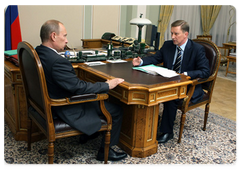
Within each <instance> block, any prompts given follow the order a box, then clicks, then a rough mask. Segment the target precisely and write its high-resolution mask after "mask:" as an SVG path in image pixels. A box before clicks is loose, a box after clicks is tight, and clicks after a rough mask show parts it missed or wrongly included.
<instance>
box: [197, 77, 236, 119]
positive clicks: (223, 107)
mask: <svg viewBox="0 0 240 170" xmlns="http://www.w3.org/2000/svg"><path fill="white" fill-rule="evenodd" d="M201 108H202V109H204V107H201ZM210 112H212V113H216V114H219V115H221V116H223V117H226V118H229V119H231V120H234V121H236V82H235V81H231V80H227V79H224V78H220V77H217V80H216V83H215V87H214V91H213V96H212V102H211V104H210Z"/></svg>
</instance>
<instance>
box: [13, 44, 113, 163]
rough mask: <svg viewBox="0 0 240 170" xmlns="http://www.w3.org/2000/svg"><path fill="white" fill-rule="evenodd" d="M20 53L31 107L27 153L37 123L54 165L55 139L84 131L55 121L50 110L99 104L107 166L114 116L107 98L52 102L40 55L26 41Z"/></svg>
mask: <svg viewBox="0 0 240 170" xmlns="http://www.w3.org/2000/svg"><path fill="white" fill-rule="evenodd" d="M17 51H18V59H19V66H20V71H21V74H22V79H23V85H24V90H25V93H26V100H27V107H28V118H29V120H28V150H30V149H31V125H32V121H34V122H35V123H36V125H37V126H38V127H39V129H40V130H41V131H42V132H43V134H45V135H46V137H47V140H48V142H49V143H48V163H50V164H52V163H53V157H54V142H55V140H56V139H58V138H66V137H70V136H76V135H80V134H82V132H80V131H78V130H76V129H73V128H72V127H70V126H69V125H68V124H66V123H65V122H63V121H62V120H60V119H58V118H56V119H55V118H54V119H53V116H52V110H51V107H52V106H64V105H71V104H79V103H84V102H92V101H99V104H100V108H101V111H102V112H103V114H104V116H105V118H103V119H102V127H101V129H100V130H99V131H106V133H105V155H104V163H105V164H106V163H107V160H108V153H109V144H110V131H111V129H112V117H111V115H110V113H109V112H108V111H107V110H106V108H105V105H104V100H105V99H107V98H108V95H107V94H86V95H78V96H72V97H70V98H63V99H51V98H50V97H49V95H48V90H47V84H46V80H45V75H44V70H43V67H42V64H41V61H40V59H39V57H38V54H37V52H36V51H35V50H34V48H33V47H32V46H31V45H30V44H29V43H27V42H20V43H19V44H18V48H17Z"/></svg>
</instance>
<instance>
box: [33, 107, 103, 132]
mask: <svg viewBox="0 0 240 170" xmlns="http://www.w3.org/2000/svg"><path fill="white" fill-rule="evenodd" d="M28 113H29V116H30V117H31V118H32V119H35V120H37V121H38V124H39V125H40V126H42V128H43V129H45V130H46V131H47V126H46V120H45V119H44V118H43V117H42V116H41V115H40V114H39V113H38V112H37V111H36V110H35V109H34V108H33V107H31V106H30V107H29V109H28ZM100 119H101V123H102V126H104V125H107V122H106V119H105V117H103V116H102V117H100ZM53 122H54V128H55V133H63V132H68V131H72V130H76V129H74V128H72V127H71V126H69V125H68V124H67V123H65V122H64V121H62V120H61V119H60V118H58V117H56V116H54V119H53Z"/></svg>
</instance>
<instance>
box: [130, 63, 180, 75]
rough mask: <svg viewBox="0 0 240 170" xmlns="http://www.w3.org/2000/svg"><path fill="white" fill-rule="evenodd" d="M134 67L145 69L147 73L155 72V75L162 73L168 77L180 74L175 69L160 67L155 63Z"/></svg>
mask: <svg viewBox="0 0 240 170" xmlns="http://www.w3.org/2000/svg"><path fill="white" fill-rule="evenodd" d="M133 69H135V70H140V71H144V72H147V73H149V74H153V75H157V74H159V75H161V76H163V77H167V78H171V77H174V76H177V75H178V74H177V73H176V72H175V71H173V70H169V69H166V68H164V67H158V66H155V65H147V66H142V67H133Z"/></svg>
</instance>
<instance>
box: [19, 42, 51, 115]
mask: <svg viewBox="0 0 240 170" xmlns="http://www.w3.org/2000/svg"><path fill="white" fill-rule="evenodd" d="M17 51H18V60H19V67H20V71H21V75H22V81H23V85H24V90H25V93H26V99H27V103H28V106H29V105H31V106H32V107H33V108H34V109H35V110H36V111H37V112H38V113H39V114H41V116H42V117H43V118H44V119H47V117H46V110H45V109H46V102H47V101H48V99H49V96H48V93H47V85H46V80H45V75H44V71H43V68H42V64H41V61H40V59H39V57H38V54H37V52H36V51H35V49H34V48H33V47H32V46H31V45H30V44H29V43H27V42H20V43H19V44H18V48H17Z"/></svg>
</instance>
